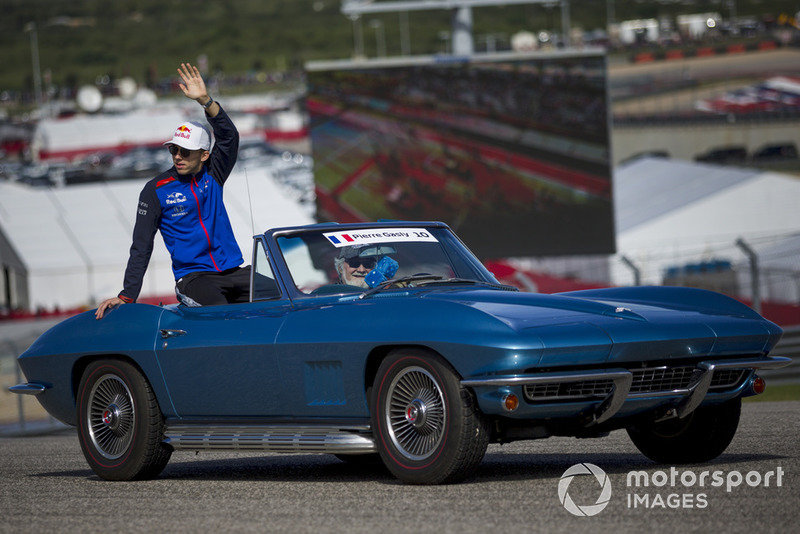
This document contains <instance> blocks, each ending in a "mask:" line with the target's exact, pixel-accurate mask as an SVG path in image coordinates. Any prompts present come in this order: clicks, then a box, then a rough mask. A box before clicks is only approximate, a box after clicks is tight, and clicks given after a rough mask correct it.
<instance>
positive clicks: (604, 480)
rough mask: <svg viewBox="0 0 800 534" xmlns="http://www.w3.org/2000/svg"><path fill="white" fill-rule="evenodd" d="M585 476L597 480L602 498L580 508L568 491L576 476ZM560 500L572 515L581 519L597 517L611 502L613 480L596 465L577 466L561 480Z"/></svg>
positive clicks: (570, 469)
mask: <svg viewBox="0 0 800 534" xmlns="http://www.w3.org/2000/svg"><path fill="white" fill-rule="evenodd" d="M584 475H593V476H594V477H595V479H597V482H598V483H599V484H600V488H601V489H600V496H599V497H597V501H596V502H595V503H594V504H589V505H584V506H579V505H577V504H575V501H573V500H572V497H570V496H569V492H568V490H569V485H570V483H572V479H574V478H575V477H576V476H584ZM558 499H559V500H560V501H561V504H563V505H564V508H566V509H567V511H568V512H569V513H571V514H572V515H577V516H579V517H588V516H593V515H597V514H599V513H600V512H602V511H603V509H604V508H605V507H606V506H608V502H609V501H610V500H611V479H609V478H608V475H606V472H605V471H603V470H602V469H600V468H599V467H597V466H596V465H594V464H589V463H584V464H575V465H573V466H572V467H570V468H569V469H567V470H566V471H564V474H563V475H561V480H559V481H558Z"/></svg>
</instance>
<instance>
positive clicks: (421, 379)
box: [370, 350, 489, 484]
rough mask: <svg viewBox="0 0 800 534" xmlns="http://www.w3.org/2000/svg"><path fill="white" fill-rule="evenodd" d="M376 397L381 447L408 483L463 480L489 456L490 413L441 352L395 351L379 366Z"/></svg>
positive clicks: (377, 434) (373, 402)
mask: <svg viewBox="0 0 800 534" xmlns="http://www.w3.org/2000/svg"><path fill="white" fill-rule="evenodd" d="M371 397H372V398H371V400H370V408H371V410H370V411H371V414H372V425H373V429H374V432H375V439H376V443H377V446H378V452H379V453H380V455H381V458H382V459H383V462H384V464H386V466H387V467H388V469H389V470H390V471H391V472H392V474H394V475H395V476H396V477H397V478H399V479H400V480H402V481H403V482H406V483H409V484H447V483H453V482H459V481H461V480H463V479H465V478H466V477H468V476H469V475H470V474H472V472H474V470H475V469H476V468H477V466H478V464H480V462H481V460H482V459H483V456H484V454H485V453H486V448H487V446H488V443H489V432H488V427H487V424H486V422H485V418H484V416H483V414H482V413H481V412H480V410H479V409H478V406H477V403H476V402H475V399H474V398H473V396H472V394H471V393H470V391H469V390H467V389H465V388H464V387H462V386H461V383H460V380H459V378H458V376H457V375H456V373H455V371H454V370H453V369H452V368H451V367H450V366H449V365H448V364H447V363H446V362H445V361H444V360H442V359H441V358H439V357H438V356H436V355H434V354H431V353H428V352H424V351H417V350H403V351H395V352H393V353H392V354H390V355H389V356H388V357H387V358H386V359H385V360H384V361H383V363H382V364H381V366H380V368H379V369H378V374H377V376H376V377H375V384H374V387H373V391H372V396H371Z"/></svg>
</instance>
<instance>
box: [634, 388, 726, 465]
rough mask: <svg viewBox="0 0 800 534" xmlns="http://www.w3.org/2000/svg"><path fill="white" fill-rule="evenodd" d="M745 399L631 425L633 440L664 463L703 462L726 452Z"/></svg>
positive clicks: (654, 459)
mask: <svg viewBox="0 0 800 534" xmlns="http://www.w3.org/2000/svg"><path fill="white" fill-rule="evenodd" d="M741 410H742V401H741V399H733V400H730V401H727V402H724V403H722V404H718V405H715V406H705V407H700V408H698V409H697V410H695V411H694V412H692V413H691V414H689V415H688V416H687V417H686V418H684V419H670V420H667V421H662V422H659V423H647V424H643V425H637V426H634V427H630V428H628V429H627V430H628V435H629V436H630V438H631V441H633V444H634V445H636V447H637V448H638V449H639V450H640V451H641V452H642V454H644V455H645V456H647V457H648V458H650V459H651V460H653V461H656V462H658V463H662V464H687V463H702V462H707V461H709V460H713V459H714V458H716V457H717V456H719V455H720V454H722V453H723V452H724V451H725V449H726V448H728V445H730V443H731V441H732V440H733V436H734V435H735V434H736V429H737V428H738V426H739V414H740V413H741Z"/></svg>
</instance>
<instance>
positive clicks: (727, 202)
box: [611, 158, 800, 302]
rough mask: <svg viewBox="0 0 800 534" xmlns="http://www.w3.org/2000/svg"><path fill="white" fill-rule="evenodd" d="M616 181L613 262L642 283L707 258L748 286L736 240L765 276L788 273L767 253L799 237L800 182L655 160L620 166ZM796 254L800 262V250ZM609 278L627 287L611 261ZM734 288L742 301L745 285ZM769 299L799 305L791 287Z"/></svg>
mask: <svg viewBox="0 0 800 534" xmlns="http://www.w3.org/2000/svg"><path fill="white" fill-rule="evenodd" d="M614 178H615V183H614V189H615V192H614V201H615V209H616V225H617V228H616V231H617V257H622V256H624V257H626V258H627V259H629V260H630V261H632V262H633V264H634V265H636V266H637V267H638V268H639V269H640V270H641V272H642V273H643V279H642V283H645V284H660V283H661V281H662V277H663V275H664V273H665V271H666V270H667V269H669V268H670V267H675V266H676V265H681V264H688V263H693V262H695V263H696V262H703V261H709V260H713V259H726V260H730V261H731V262H732V263H733V264H734V267H735V268H736V271H737V272H738V275H739V276H740V279H745V280H746V279H747V277H748V276H749V268H748V259H747V256H746V255H745V253H744V251H743V250H742V248H741V247H739V246H737V244H736V243H737V240H739V239H741V240H742V241H744V242H745V244H747V245H748V246H749V247H751V248H752V249H754V250H755V251H756V254H757V255H758V256H760V257H761V259H762V262H761V263H762V265H761V267H762V268H763V269H765V270H769V269H770V268H774V269H778V268H780V269H782V270H784V271H785V270H786V265H785V263H786V260H785V257H784V259H783V260H782V261H783V264H782V265H778V263H776V261H777V256H776V255H775V254H774V253H770V250H774V249H776V248H778V249H781V250H784V251H785V250H786V246H787V245H786V243H789V242H796V241H797V236H798V234H800V209H798V203H800V179H798V178H795V177H793V176H790V175H786V174H779V173H775V172H763V171H759V170H757V169H742V168H734V167H723V166H718V165H709V164H701V163H692V162H688V161H680V160H669V159H658V158H644V159H641V160H637V161H634V162H632V163H630V164H628V165H623V166H621V167H618V168H617V169H616V172H615V177H614ZM795 255H796V256H800V250H799V249H795ZM773 258H775V259H773ZM798 259H800V258H798ZM611 271H612V272H611V278H612V280H611V282H612V283H614V284H617V285H627V284H630V283H631V273H630V271H629V270H628V269H626V267H625V266H624V265H623V264H621V263H619V262H615V263H614V264H613V266H612V270H611ZM795 272H800V265H797V264H795ZM740 285H741V286H742V288H744V289H745V290H746V291H745V296H747V291H749V282H744V281H743V282H742V283H741V284H740ZM766 296H767V295H762V297H766ZM769 297H772V298H777V300H781V301H790V302H791V301H794V302H797V301H798V300H800V295H798V290H797V288H796V287H795V288H794V289H792V288H785V289H783V290H781V294H780V295H770V296H769Z"/></svg>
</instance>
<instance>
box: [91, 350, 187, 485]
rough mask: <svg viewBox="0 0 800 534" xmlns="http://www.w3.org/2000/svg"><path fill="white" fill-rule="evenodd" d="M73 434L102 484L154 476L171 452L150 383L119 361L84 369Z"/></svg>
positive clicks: (133, 369) (125, 363)
mask: <svg viewBox="0 0 800 534" xmlns="http://www.w3.org/2000/svg"><path fill="white" fill-rule="evenodd" d="M78 435H79V437H80V444H81V449H82V450H83V455H84V456H85V457H86V461H87V462H88V463H89V466H90V467H91V468H92V470H93V471H94V472H95V473H97V475H99V476H100V477H101V478H104V479H106V480H136V479H147V478H153V477H155V476H156V475H158V474H159V473H160V472H161V471H162V470H163V469H164V467H165V466H166V465H167V462H169V458H170V456H171V454H172V451H171V449H170V448H169V447H168V446H167V445H165V444H164V443H163V441H162V440H163V438H164V421H163V417H162V415H161V411H160V409H159V407H158V402H157V401H156V398H155V395H154V394H153V390H152V389H151V388H150V384H148V382H147V380H146V379H145V378H144V376H142V374H141V373H140V372H139V370H138V369H136V368H135V367H134V366H133V365H131V364H130V363H128V362H125V361H122V360H116V359H108V360H99V361H96V362H92V363H91V364H90V365H89V366H88V367H87V368H86V371H84V373H83V377H82V378H81V383H80V387H79V389H78Z"/></svg>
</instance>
